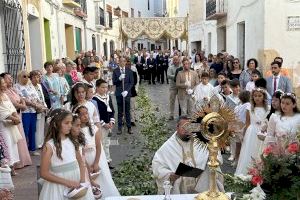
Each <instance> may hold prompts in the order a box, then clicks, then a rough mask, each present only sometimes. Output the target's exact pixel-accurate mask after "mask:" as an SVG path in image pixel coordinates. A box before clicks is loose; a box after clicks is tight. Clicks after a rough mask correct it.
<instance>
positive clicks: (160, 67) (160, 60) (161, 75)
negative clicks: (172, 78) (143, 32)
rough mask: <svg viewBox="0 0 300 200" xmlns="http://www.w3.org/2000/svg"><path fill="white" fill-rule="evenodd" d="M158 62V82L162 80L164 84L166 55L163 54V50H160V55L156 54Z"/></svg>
mask: <svg viewBox="0 0 300 200" xmlns="http://www.w3.org/2000/svg"><path fill="white" fill-rule="evenodd" d="M156 63H157V65H156V66H157V71H156V76H157V82H160V83H161V84H164V81H165V78H164V67H163V66H164V55H163V54H162V52H161V50H160V51H159V53H158V55H157V56H156Z"/></svg>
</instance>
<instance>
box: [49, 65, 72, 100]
mask: <svg viewBox="0 0 300 200" xmlns="http://www.w3.org/2000/svg"><path fill="white" fill-rule="evenodd" d="M53 73H57V74H58V76H59V81H60V87H61V88H60V90H61V93H62V99H63V101H62V102H61V103H62V104H65V103H66V102H67V101H68V94H69V92H70V86H69V83H68V81H67V79H66V78H65V76H64V72H63V70H62V68H61V67H60V66H59V65H58V66H56V67H54V69H53ZM71 80H72V79H71Z"/></svg>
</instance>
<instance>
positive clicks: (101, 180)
mask: <svg viewBox="0 0 300 200" xmlns="http://www.w3.org/2000/svg"><path fill="white" fill-rule="evenodd" d="M92 129H93V136H92V135H91V134H90V131H89V128H88V127H84V128H81V131H82V133H83V134H84V136H85V140H86V147H85V159H86V161H87V164H88V165H89V166H91V165H92V164H93V163H94V160H95V157H96V140H95V133H96V131H97V129H98V128H97V127H96V126H93V128H92ZM99 167H100V175H99V176H98V177H97V178H96V180H95V182H96V183H97V184H99V185H100V187H101V191H102V195H103V196H102V198H105V197H110V196H120V193H119V191H118V189H117V187H116V185H115V183H114V181H113V179H112V176H111V173H110V170H109V167H108V163H107V159H106V156H105V153H104V150H103V147H102V145H101V154H100V160H99Z"/></svg>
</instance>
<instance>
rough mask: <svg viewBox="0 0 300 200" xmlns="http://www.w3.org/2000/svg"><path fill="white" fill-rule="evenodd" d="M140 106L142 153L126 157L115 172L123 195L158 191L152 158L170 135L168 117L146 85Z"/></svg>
mask: <svg viewBox="0 0 300 200" xmlns="http://www.w3.org/2000/svg"><path fill="white" fill-rule="evenodd" d="M137 107H138V111H139V113H140V117H139V123H140V126H141V130H140V133H141V134H142V136H143V138H144V140H145V141H144V144H145V145H144V147H143V150H142V151H141V154H140V155H139V156H135V157H132V158H129V160H126V161H123V162H122V163H121V164H120V165H119V167H118V169H116V170H115V171H114V172H113V176H114V181H115V184H116V186H117V188H118V189H119V191H120V194H121V195H124V196H130V195H151V194H156V193H157V188H156V184H155V180H154V177H153V174H152V169H151V161H152V158H153V155H154V153H155V152H156V150H157V149H158V148H159V147H160V146H161V145H162V144H163V143H164V142H165V141H166V140H167V139H168V138H169V129H168V127H167V123H166V118H165V117H164V116H161V115H159V113H158V112H157V109H155V108H154V106H153V105H152V104H151V100H150V98H149V97H148V95H147V92H146V90H145V88H143V87H140V90H139V95H138V97H137Z"/></svg>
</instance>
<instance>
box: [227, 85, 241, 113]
mask: <svg viewBox="0 0 300 200" xmlns="http://www.w3.org/2000/svg"><path fill="white" fill-rule="evenodd" d="M230 89H231V91H232V93H231V94H230V95H228V96H227V97H226V104H227V105H229V106H230V107H232V108H235V107H236V106H237V105H239V104H240V99H239V94H240V89H241V87H240V81H239V80H238V79H233V80H232V81H230ZM226 90H227V89H226Z"/></svg>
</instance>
